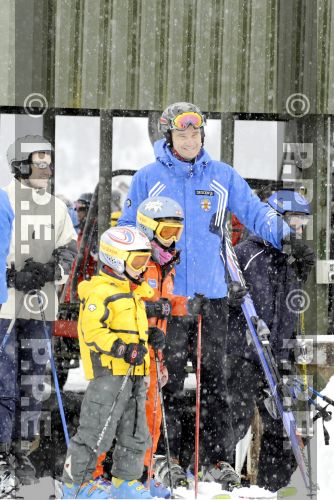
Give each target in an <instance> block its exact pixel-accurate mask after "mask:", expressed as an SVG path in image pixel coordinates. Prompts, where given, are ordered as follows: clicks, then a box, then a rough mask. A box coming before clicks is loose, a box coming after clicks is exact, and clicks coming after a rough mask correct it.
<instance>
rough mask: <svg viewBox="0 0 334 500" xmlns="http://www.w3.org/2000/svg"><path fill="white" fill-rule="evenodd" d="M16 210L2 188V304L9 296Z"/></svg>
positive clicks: (0, 253) (0, 243) (0, 210)
mask: <svg viewBox="0 0 334 500" xmlns="http://www.w3.org/2000/svg"><path fill="white" fill-rule="evenodd" d="M13 219H14V212H13V209H12V207H11V204H10V202H9V199H8V195H7V193H6V192H5V191H3V190H2V189H0V304H4V303H5V302H6V300H7V298H8V292H7V280H6V267H7V266H6V259H7V255H8V253H9V244H10V239H11V232H12V224H13Z"/></svg>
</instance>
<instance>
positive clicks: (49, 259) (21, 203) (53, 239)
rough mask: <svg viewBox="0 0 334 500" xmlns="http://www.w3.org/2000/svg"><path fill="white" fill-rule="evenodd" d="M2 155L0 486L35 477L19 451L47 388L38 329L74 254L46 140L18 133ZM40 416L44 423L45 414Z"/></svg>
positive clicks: (44, 330) (47, 320)
mask: <svg viewBox="0 0 334 500" xmlns="http://www.w3.org/2000/svg"><path fill="white" fill-rule="evenodd" d="M7 157H8V162H9V165H10V167H11V170H12V172H13V174H14V179H13V180H12V182H11V183H10V184H9V185H8V186H7V187H6V188H5V191H6V192H7V194H8V198H9V201H10V204H11V206H12V209H13V211H14V214H15V221H14V226H13V231H12V238H11V241H10V248H9V255H8V257H7V286H8V300H7V302H6V303H5V304H3V306H2V309H1V311H0V421H1V426H0V492H1V493H2V494H9V493H10V492H11V491H13V490H15V489H16V488H17V487H18V486H19V485H20V484H30V483H31V482H33V481H35V477H34V476H35V470H34V468H33V466H32V464H31V462H30V461H29V459H28V458H27V455H28V454H29V451H30V449H31V445H32V443H33V442H34V440H35V437H36V436H38V435H39V425H40V423H41V420H42V417H41V403H42V401H43V400H45V399H47V398H48V396H49V394H48V393H47V392H46V389H43V382H44V380H45V367H46V363H47V361H48V357H49V355H48V349H47V343H46V335H47V336H48V337H49V338H51V326H52V321H54V320H55V319H56V315H57V309H58V300H57V293H56V286H57V285H61V284H63V283H65V282H66V280H67V277H68V274H69V272H70V270H71V266H72V262H73V259H74V257H75V254H76V232H75V230H74V227H73V224H72V221H71V219H70V217H69V215H68V211H67V207H66V205H65V204H64V203H63V202H62V201H61V200H59V199H58V198H56V197H54V196H53V195H52V194H51V193H50V189H49V186H50V184H51V183H50V180H51V178H52V176H53V147H52V145H51V143H50V142H49V141H48V140H47V139H45V138H44V137H41V136H31V135H30V136H25V137H21V138H18V139H17V140H16V141H15V142H14V143H13V144H12V145H11V146H10V147H9V149H8V153H7ZM36 291H38V293H39V296H40V299H38V297H37V294H36ZM43 312H44V314H43ZM8 330H9V331H10V334H9V335H8ZM6 334H7V335H6ZM43 421H44V428H45V429H46V430H47V421H48V416H47V415H43ZM48 425H49V426H50V422H49V423H48ZM0 498H2V496H1V495H0Z"/></svg>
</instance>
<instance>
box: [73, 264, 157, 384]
mask: <svg viewBox="0 0 334 500" xmlns="http://www.w3.org/2000/svg"><path fill="white" fill-rule="evenodd" d="M78 294H79V298H80V301H81V305H80V313H79V320H78V334H79V343H80V354H81V358H82V362H83V367H84V372H85V376H86V378H87V379H88V380H91V379H94V378H96V377H98V376H101V375H104V374H107V373H108V371H110V372H111V373H112V374H113V375H125V374H126V373H127V371H128V369H129V366H130V365H129V364H128V363H126V362H125V361H124V359H123V358H115V357H113V356H111V355H110V350H111V348H112V345H113V343H114V342H115V340H117V339H118V338H120V339H121V340H123V342H125V343H126V344H130V343H139V342H140V341H141V342H144V345H145V347H146V348H147V350H148V345H147V338H148V332H147V330H148V323H147V317H146V312H145V303H144V301H143V300H142V298H141V297H148V296H152V295H153V294H154V292H153V290H152V288H151V287H150V286H149V285H147V283H145V282H144V283H143V284H142V285H141V286H138V287H137V288H136V289H135V290H134V291H131V289H130V282H129V281H128V280H127V279H124V280H123V279H121V278H116V277H112V276H108V275H106V274H104V273H102V272H100V274H99V275H98V276H94V277H93V278H92V279H91V280H89V281H82V282H81V283H80V284H79V287H78ZM149 367H150V357H149V354H148V353H147V354H146V355H145V358H144V363H143V364H142V365H139V366H134V367H133V374H134V375H148V374H149Z"/></svg>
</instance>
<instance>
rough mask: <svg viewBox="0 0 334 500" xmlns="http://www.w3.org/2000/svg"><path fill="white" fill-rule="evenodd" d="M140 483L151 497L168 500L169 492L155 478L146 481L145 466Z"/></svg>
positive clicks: (146, 470)
mask: <svg viewBox="0 0 334 500" xmlns="http://www.w3.org/2000/svg"><path fill="white" fill-rule="evenodd" d="M140 481H141V482H142V483H143V484H144V485H145V486H146V488H147V489H149V490H150V493H151V495H152V497H158V498H170V491H169V489H168V488H166V487H165V486H164V485H163V484H162V483H159V482H158V481H157V480H156V479H155V478H151V479H150V481H149V480H148V468H147V467H146V466H145V467H144V470H143V474H142V476H141V478H140Z"/></svg>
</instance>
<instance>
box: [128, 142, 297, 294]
mask: <svg viewBox="0 0 334 500" xmlns="http://www.w3.org/2000/svg"><path fill="white" fill-rule="evenodd" d="M154 152H155V156H156V161H155V162H154V163H151V164H149V165H146V166H145V167H143V168H141V169H140V170H139V171H138V172H136V174H135V175H134V177H133V179H132V183H131V186H130V189H129V193H128V199H127V200H126V202H125V204H124V208H123V212H122V216H121V217H120V219H119V221H118V225H122V226H125V225H132V226H133V225H135V224H136V213H137V208H138V206H139V204H140V203H141V202H142V201H143V200H145V199H146V198H148V197H154V196H159V195H162V196H169V197H170V198H174V200H176V201H177V202H178V203H179V204H180V205H181V206H182V208H183V210H184V215H185V227H184V230H183V233H182V237H181V239H180V241H179V242H178V245H177V246H178V248H179V249H181V250H182V252H181V262H180V264H179V265H178V266H177V270H176V278H175V288H174V292H175V294H176V295H183V296H193V295H194V293H195V292H197V293H202V294H205V295H206V296H207V297H209V298H222V297H225V296H226V295H227V285H226V281H225V277H224V276H225V270H224V265H223V263H222V260H221V258H220V256H219V249H220V238H219V237H218V236H217V235H215V234H212V233H211V232H210V231H209V225H210V221H211V218H212V216H213V215H214V214H216V224H217V225H218V226H221V225H222V224H223V223H224V221H225V220H226V215H227V212H228V211H229V210H230V211H231V212H233V213H235V214H236V215H237V217H238V219H239V220H240V221H241V222H242V223H243V224H245V226H246V227H247V228H248V229H249V230H250V231H251V232H252V233H256V234H258V235H259V236H261V237H262V238H264V239H266V240H268V241H270V242H271V243H272V244H273V245H274V246H275V247H277V248H279V249H280V248H281V240H282V238H283V237H284V236H286V235H287V234H289V233H290V229H289V226H288V225H287V224H286V223H285V222H283V220H282V218H280V217H278V216H277V215H276V213H275V212H274V211H273V210H272V209H271V208H270V207H269V206H268V205H265V204H264V203H262V202H261V201H260V200H259V198H258V197H257V196H256V195H254V194H253V193H252V190H251V189H250V187H249V185H248V184H247V182H246V181H245V180H244V179H243V178H242V177H240V175H239V174H238V173H237V172H236V171H235V170H234V169H233V168H232V167H230V166H229V165H227V164H225V163H222V162H220V161H214V160H211V158H210V156H209V155H208V153H207V152H206V151H205V149H202V150H201V152H200V154H199V155H198V157H197V158H196V161H195V162H194V163H188V162H185V161H181V160H179V159H177V158H176V157H175V156H174V155H173V153H172V152H171V150H170V149H169V148H168V146H167V144H166V141H165V139H161V140H159V141H157V142H156V143H155V144H154Z"/></svg>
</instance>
